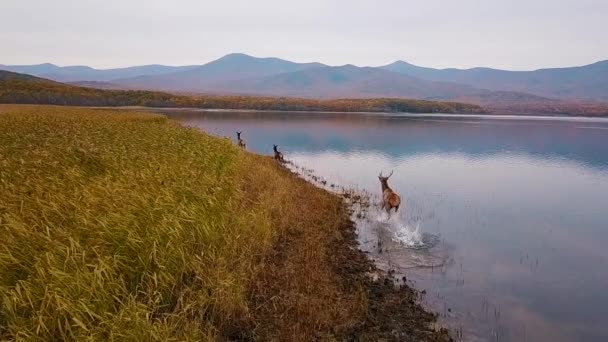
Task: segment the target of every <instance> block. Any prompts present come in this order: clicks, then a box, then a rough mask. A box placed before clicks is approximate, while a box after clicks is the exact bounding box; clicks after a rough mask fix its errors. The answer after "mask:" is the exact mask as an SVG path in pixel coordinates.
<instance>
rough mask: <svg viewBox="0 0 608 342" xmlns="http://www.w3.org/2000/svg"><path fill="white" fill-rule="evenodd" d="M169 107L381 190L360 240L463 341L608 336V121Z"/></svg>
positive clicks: (327, 173) (331, 175) (343, 182)
mask: <svg viewBox="0 0 608 342" xmlns="http://www.w3.org/2000/svg"><path fill="white" fill-rule="evenodd" d="M163 112H164V113H167V114H168V115H169V116H171V117H173V118H175V119H177V120H179V121H180V122H182V123H183V124H185V125H188V126H193V127H198V128H200V129H202V130H204V131H206V132H209V133H211V134H214V135H219V136H228V137H230V138H231V139H233V140H234V139H235V138H236V134H235V131H237V130H238V131H242V132H243V138H244V139H245V140H246V141H247V148H248V149H249V150H250V151H254V152H258V153H261V154H268V155H271V154H272V145H273V144H277V145H279V149H280V150H281V151H282V152H283V153H284V155H285V158H286V159H289V160H291V161H293V162H294V163H295V164H296V165H299V166H303V167H305V168H310V169H313V170H314V172H315V174H317V175H318V176H320V177H322V178H323V179H325V180H327V182H328V184H335V186H345V187H349V188H357V189H359V190H360V191H368V192H370V193H371V194H373V197H372V202H373V205H372V208H371V210H370V212H369V213H368V215H366V216H365V217H361V218H355V219H356V223H357V229H358V233H359V240H360V244H361V248H362V249H363V250H364V251H367V252H368V253H369V255H370V257H372V258H373V259H374V260H375V261H376V262H377V264H378V265H379V266H380V267H382V268H384V269H387V270H388V269H392V270H395V271H396V272H397V274H398V275H399V276H402V275H405V276H406V278H407V282H408V284H411V285H412V286H414V287H416V288H417V289H419V290H425V292H426V294H424V295H423V296H422V298H421V300H422V302H423V303H424V304H425V305H426V306H427V307H428V308H430V309H432V310H434V311H436V312H438V313H439V314H440V321H441V322H442V323H443V324H444V325H446V326H448V327H449V328H450V329H451V330H452V332H453V336H454V337H456V340H466V341H608V325H607V324H605V318H606V317H608V295H607V294H606V289H608V120H602V119H560V118H534V117H487V118H483V117H476V116H442V115H417V116H407V115H383V114H355V113H351V114H349V113H340V114H338V113H336V114H327V113H258V112H202V111H201V112H189V111H183V110H179V111H171V110H166V111H163ZM391 171H392V172H393V176H392V177H391V178H390V180H389V185H390V186H391V187H392V188H393V189H394V190H395V191H397V192H398V193H399V194H400V195H401V197H402V202H403V204H402V208H401V209H400V210H399V212H398V214H396V215H394V214H393V215H392V216H391V217H388V216H387V215H386V214H385V213H384V212H382V211H381V210H379V206H380V204H379V199H380V197H379V195H380V182H379V181H378V178H377V177H378V174H379V173H380V172H383V173H384V175H387V174H389V173H390V172H391ZM328 186H329V185H328Z"/></svg>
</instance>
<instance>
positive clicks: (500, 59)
mask: <svg viewBox="0 0 608 342" xmlns="http://www.w3.org/2000/svg"><path fill="white" fill-rule="evenodd" d="M231 52H243V53H247V54H251V55H254V56H257V57H269V56H273V57H280V58H285V59H289V60H293V61H297V62H313V61H318V62H323V63H326V64H330V65H342V64H347V63H350V64H355V65H360V66H364V65H371V66H377V65H383V64H387V63H390V62H393V61H395V60H397V59H402V60H405V61H408V62H410V63H413V64H417V65H421V66H430V67H440V68H445V67H458V68H467V67H475V66H487V67H495V68H503V69H512V70H529V69H536V68H541V67H560V66H575V65H584V64H590V63H593V62H596V61H599V60H606V59H608V0H500V1H499V0H441V1H440V0H375V1H372V0H370V1H358V0H334V1H331V0H302V1H289V0H216V1H209V0H173V1H169V0H166V1H159V0H0V64H37V63H44V62H51V63H55V64H58V65H89V66H93V67H97V68H110V67H123V66H132V65H142V64H156V63H158V64H167V65H188V64H203V63H205V62H208V61H210V60H213V59H216V58H218V57H221V56H223V55H225V54H228V53H231Z"/></svg>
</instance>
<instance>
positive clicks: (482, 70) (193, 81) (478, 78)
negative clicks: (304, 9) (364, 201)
mask: <svg viewBox="0 0 608 342" xmlns="http://www.w3.org/2000/svg"><path fill="white" fill-rule="evenodd" d="M0 69H4V70H9V71H15V72H22V73H27V74H32V75H35V76H39V77H43V78H48V79H52V80H55V81H60V82H70V83H74V84H81V85H88V86H92V87H100V88H101V87H106V88H109V87H112V88H124V89H136V88H138V89H150V90H162V91H172V92H188V93H206V94H214V93H215V94H248V95H272V96H304V97H311V98H337V97H347V98H354V97H379V96H381V97H392V96H396V97H402V98H416V99H431V100H433V99H439V100H457V101H458V100H462V99H466V100H467V101H470V102H475V103H482V104H485V103H489V102H492V101H500V102H503V103H507V102H509V101H514V102H519V101H525V102H533V101H535V102H551V101H556V100H568V101H605V102H608V60H604V61H598V62H595V63H592V64H588V65H583V66H575V67H562V68H542V69H537V70H531V71H509V70H501V69H493V68H486V67H475V68H470V69H457V68H446V69H435V68H430V67H422V66H417V65H414V64H411V63H408V62H406V61H403V60H398V61H395V62H393V63H390V64H387V65H384V66H379V67H358V66H354V65H352V64H345V65H342V66H329V65H326V64H322V63H318V62H312V63H297V62H292V61H289V60H285V59H281V58H276V57H264V58H259V57H253V56H250V55H247V54H243V53H231V54H228V55H225V56H223V57H221V58H218V59H216V60H213V61H210V62H208V63H205V64H202V65H189V66H165V65H159V64H150V65H143V66H133V67H127V68H116V69H94V68H91V67H88V66H66V67H60V66H57V65H55V64H51V63H43V64H37V65H30V66H27V65H21V66H6V65H0ZM380 70H381V71H384V72H390V73H391V74H388V73H382V72H380ZM322 73H324V74H322ZM371 74H374V75H373V76H372V75H371ZM397 75H401V77H400V76H397ZM338 80H342V82H338ZM315 82H316V83H315ZM348 82H350V84H347V83H348Z"/></svg>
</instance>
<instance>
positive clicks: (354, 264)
mask: <svg viewBox="0 0 608 342" xmlns="http://www.w3.org/2000/svg"><path fill="white" fill-rule="evenodd" d="M0 116H1V119H2V120H0V132H1V133H2V134H0V136H2V137H4V141H5V142H6V144H0V154H2V155H4V156H6V158H5V159H4V164H3V173H2V177H3V180H4V181H3V182H2V183H0V188H1V189H2V192H3V196H2V197H0V208H1V209H2V210H3V211H4V212H5V213H6V215H10V218H11V219H10V220H3V218H4V217H9V216H3V217H0V225H1V227H2V229H3V231H4V232H5V233H4V235H3V239H2V241H0V260H3V261H2V262H0V285H2V286H0V298H1V299H3V300H2V301H0V340H1V339H5V340H13V339H16V338H18V337H23V338H25V337H28V338H29V339H37V340H86V339H95V338H97V339H99V338H102V339H112V338H118V337H123V338H124V337H125V336H126V337H129V338H130V339H134V340H146V341H154V340H245V341H254V340H263V341H266V340H283V341H292V340H339V341H342V340H363V341H377V340H385V341H450V336H449V333H448V331H447V330H446V329H445V328H441V327H439V326H438V325H437V323H436V321H437V314H435V313H431V312H429V311H427V310H425V309H424V308H423V307H422V306H421V304H420V303H419V299H420V297H419V293H418V292H417V291H416V290H415V289H414V288H412V287H410V286H408V285H407V284H403V283H399V281H398V279H394V277H393V275H392V274H391V273H390V272H388V273H387V274H385V273H382V272H379V270H378V268H377V267H376V266H375V265H374V263H373V261H372V260H371V259H370V258H368V256H367V255H366V253H364V252H363V251H362V250H361V249H360V248H359V245H358V241H357V237H356V232H355V225H354V223H353V221H352V220H351V214H352V213H351V211H350V210H351V209H350V208H348V207H347V205H346V204H345V202H344V200H343V198H341V197H340V196H337V195H336V194H333V193H331V192H329V191H327V190H324V189H321V188H318V187H316V186H315V185H314V184H311V183H309V182H307V181H306V180H304V179H302V178H300V177H298V176H297V175H296V174H294V173H293V172H292V171H291V170H289V169H288V168H286V167H285V166H284V165H282V164H279V163H278V162H276V161H275V160H274V159H272V158H271V157H269V156H261V155H258V154H254V153H249V152H245V151H243V150H241V149H240V148H238V147H237V146H236V145H235V144H234V142H233V141H231V140H228V139H224V138H218V137H213V136H211V135H209V134H206V133H205V132H202V131H200V130H197V129H194V128H188V127H184V126H182V125H180V124H179V123H178V122H176V121H174V120H170V119H168V118H167V116H165V115H159V114H155V113H150V112H142V111H139V112H130V111H125V110H117V109H113V110H112V111H103V112H102V111H99V110H93V109H91V108H74V107H58V106H31V105H26V106H19V105H2V106H0ZM66 218H67V219H66ZM40 227H45V228H46V229H40ZM49 291H50V292H51V293H52V294H53V295H52V298H49V297H48V296H47V294H48V293H49ZM422 293H423V292H421V294H422Z"/></svg>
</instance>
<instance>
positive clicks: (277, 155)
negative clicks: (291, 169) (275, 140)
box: [272, 144, 285, 163]
mask: <svg viewBox="0 0 608 342" xmlns="http://www.w3.org/2000/svg"><path fill="white" fill-rule="evenodd" d="M278 147H279V146H277V145H274V144H273V147H272V149H273V150H274V159H275V160H277V161H279V162H281V163H283V162H284V161H285V159H283V153H281V152H279V149H278Z"/></svg>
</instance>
